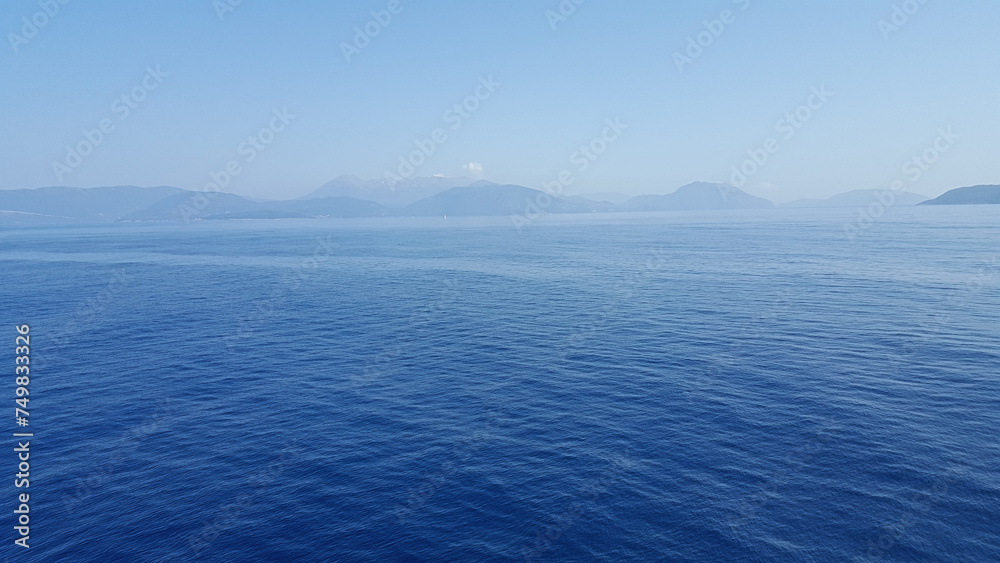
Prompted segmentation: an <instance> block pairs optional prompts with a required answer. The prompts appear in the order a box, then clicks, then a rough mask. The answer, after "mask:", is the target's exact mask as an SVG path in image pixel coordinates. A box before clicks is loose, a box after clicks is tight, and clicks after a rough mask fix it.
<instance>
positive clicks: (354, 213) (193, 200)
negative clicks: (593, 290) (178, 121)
mask: <svg viewBox="0 0 1000 563" xmlns="http://www.w3.org/2000/svg"><path fill="white" fill-rule="evenodd" d="M875 194H876V190H854V191H851V192H847V193H844V194H839V195H836V196H833V197H831V198H829V199H826V200H799V201H796V202H791V203H787V204H782V205H781V206H780V207H830V206H846V207H854V206H867V205H869V204H870V203H871V202H872V201H873V198H874V196H875ZM895 198H896V200H895V202H896V204H897V205H914V204H917V203H922V204H924V205H956V204H978V203H1000V186H973V187H969V188H958V189H955V190H952V191H950V192H948V193H946V194H944V195H942V196H941V197H938V198H936V199H933V200H928V201H924V200H925V199H926V198H924V197H923V196H919V195H916V194H909V193H900V194H895ZM771 207H774V205H773V204H772V203H771V202H770V201H768V200H766V199H762V198H759V197H756V196H753V195H750V194H748V193H746V192H744V191H742V190H740V189H737V188H734V187H732V186H730V185H728V184H712V183H707V182H695V183H693V184H688V185H686V186H682V187H681V188H679V189H677V190H676V191H675V192H673V193H670V194H666V195H640V196H636V197H631V198H628V197H627V196H621V195H619V194H610V193H605V194H589V197H583V196H566V197H550V196H549V194H546V193H544V192H542V191H539V190H535V189H532V188H526V187H524V186H516V185H499V184H495V183H492V182H487V181H485V180H479V181H476V180H473V179H471V178H442V177H432V178H413V179H409V180H404V181H402V182H395V183H393V182H390V181H388V180H362V179H360V178H358V177H356V176H341V177H339V178H337V179H335V180H333V181H331V182H329V183H327V184H325V185H323V186H322V187H320V188H319V189H317V190H316V191H315V192H313V193H311V194H309V195H307V196H305V197H302V198H299V199H294V200H287V201H255V200H250V199H247V198H244V197H240V196H238V195H235V194H230V193H215V194H210V193H202V192H195V191H190V190H183V189H181V188H174V187H169V186H159V187H153V188H140V187H137V186H113V187H104V188H87V189H84V188H71V187H48V188H37V189H24V190H0V224H7V225H36V224H72V223H108V222H114V221H128V222H131V221H190V220H219V219H281V218H313V217H343V218H347V217H444V216H448V215H450V216H455V217H460V216H502V215H521V214H534V213H537V212H545V213H600V212H649V211H702V210H707V211H711V210H732V209H768V208H771Z"/></svg>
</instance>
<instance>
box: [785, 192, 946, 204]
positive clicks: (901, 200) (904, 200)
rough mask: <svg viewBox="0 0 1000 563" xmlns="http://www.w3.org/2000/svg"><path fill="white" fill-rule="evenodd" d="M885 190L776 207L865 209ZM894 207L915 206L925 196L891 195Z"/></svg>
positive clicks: (804, 200)
mask: <svg viewBox="0 0 1000 563" xmlns="http://www.w3.org/2000/svg"><path fill="white" fill-rule="evenodd" d="M884 191H885V190H851V191H849V192H844V193H842V194H837V195H835V196H833V197H829V198H827V199H799V200H795V201H790V202H788V203H781V204H778V207H799V208H801V207H867V206H869V205H871V203H872V202H873V201H878V200H877V199H875V198H876V195H877V194H880V193H881V192H884ZM893 197H894V198H895V199H894V200H893V204H894V205H917V204H919V203H921V202H924V201H926V200H927V196H922V195H920V194H914V193H909V192H899V193H893Z"/></svg>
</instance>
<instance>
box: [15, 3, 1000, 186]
mask: <svg viewBox="0 0 1000 563" xmlns="http://www.w3.org/2000/svg"><path fill="white" fill-rule="evenodd" d="M53 1H54V0H53ZM221 1H222V2H225V1H226V0H221ZM233 1H234V2H235V1H236V0H233ZM569 2H570V0H567V2H566V3H567V4H569ZM910 2H911V3H912V5H911V6H908V7H909V8H912V7H913V6H919V9H918V10H917V11H916V12H915V13H913V14H912V15H909V16H907V17H908V21H906V22H905V23H904V24H903V25H902V26H900V27H899V28H898V30H894V31H888V32H885V31H884V30H880V27H879V20H885V21H887V22H891V20H890V18H891V16H892V14H893V6H894V5H902V4H904V2H900V1H899V0H841V1H838V2H802V1H800V0H771V1H768V2H765V1H763V0H749V1H747V0H738V1H734V0H713V1H702V2H664V1H646V0H633V1H625V2H609V1H606V0H605V1H600V0H586V1H585V2H583V3H582V4H581V5H579V6H577V7H576V11H575V13H573V14H571V15H569V16H568V17H567V18H566V20H565V21H561V22H557V25H556V26H555V29H553V27H552V25H551V24H550V22H549V18H547V16H546V11H547V10H553V11H558V10H559V5H560V2H559V0H547V1H543V0H537V1H527V0H504V1H500V0H495V1H492V2H486V1H475V0H461V1H459V0H441V1H435V2H429V1H426V0H425V1H414V0H401V4H400V5H401V6H402V10H401V11H399V13H397V14H395V15H393V16H392V20H391V22H389V23H388V25H386V26H385V27H384V28H383V29H382V30H381V31H380V32H379V33H378V35H377V36H376V37H374V38H372V39H371V41H370V43H369V44H368V45H367V46H365V47H364V48H363V49H361V50H360V51H361V52H360V53H355V54H354V55H353V56H352V58H351V61H350V62H348V61H347V60H346V59H345V56H344V54H343V52H342V46H341V44H342V43H345V42H346V43H352V42H353V41H354V36H355V31H354V28H355V27H356V26H357V27H364V26H365V24H366V23H367V22H369V20H371V19H372V16H371V15H370V12H371V11H372V10H376V11H377V10H383V9H385V8H386V7H387V5H388V4H389V2H388V0H373V1H358V2H319V1H314V2H306V1H300V2H295V1H289V2H264V1H263V0H244V1H243V2H242V4H240V5H239V6H237V7H236V8H235V9H234V10H233V11H232V12H230V13H226V14H225V17H224V18H223V19H220V17H219V16H218V15H217V10H216V8H215V7H213V2H212V0H187V1H169V2H168V1H159V2H151V1H150V2H126V1H119V2H109V1H87V2H84V1H82V0H73V1H70V2H69V3H68V4H66V5H59V11H58V13H57V14H55V15H54V16H52V17H50V18H49V19H48V21H45V22H44V23H45V25H44V26H41V27H39V28H38V29H37V33H35V34H34V35H33V37H31V38H29V39H26V41H24V42H21V41H15V42H16V43H17V52H15V49H14V47H13V46H12V45H11V41H12V38H11V35H10V34H12V33H13V34H18V35H20V34H21V33H22V31H24V30H23V29H22V28H23V27H24V22H23V20H22V18H28V19H29V20H30V19H32V17H35V15H36V12H39V11H41V10H42V8H40V6H39V1H38V0H16V1H15V0H5V1H4V2H3V3H2V4H0V28H2V30H3V32H4V34H5V36H6V40H5V42H4V45H3V46H2V47H0V68H2V73H3V80H2V81H0V122H2V123H3V135H2V136H0V188H25V187H27V188H30V187H39V186H48V185H71V186H82V187H92V186H101V185H122V184H135V185H143V186H151V185H174V186H180V187H184V188H191V189H197V188H198V187H200V186H202V185H203V184H205V183H206V182H208V181H209V180H210V177H209V174H210V173H212V172H215V171H219V170H222V169H224V168H225V166H226V163H227V162H229V161H231V160H234V159H237V160H239V162H241V165H242V166H241V169H240V173H239V175H238V176H236V177H235V178H234V179H233V180H232V182H231V184H230V185H229V186H228V187H227V191H233V192H235V193H239V194H241V195H247V196H255V197H272V198H286V197H296V196H299V195H302V194H304V193H306V192H309V191H311V190H313V189H315V188H317V187H318V186H319V185H321V184H323V183H324V182H326V181H328V180H330V179H332V178H334V177H336V176H338V175H341V174H355V175H358V176H361V177H365V178H372V177H381V176H383V174H384V173H385V172H386V171H389V170H396V169H397V167H398V159H399V157H400V156H401V155H406V154H408V153H410V152H411V151H413V150H415V146H414V140H415V139H418V138H420V139H423V138H427V137H429V136H430V135H431V132H432V131H433V130H434V129H436V128H442V129H444V130H445V132H446V134H447V139H446V140H444V142H442V143H440V144H438V145H437V146H436V147H435V150H434V153H433V154H432V155H431V156H430V157H429V158H428V159H427V161H426V163H424V164H423V165H422V166H420V167H418V168H417V171H416V173H417V175H421V176H430V175H433V174H444V175H447V176H460V175H465V174H466V172H465V170H464V169H463V166H464V165H468V164H469V163H478V164H480V165H481V166H482V169H483V176H485V178H487V179H490V180H493V181H496V182H503V183H517V184H522V185H526V186H529V187H539V186H540V183H541V182H544V181H550V180H554V179H555V178H556V177H558V175H559V173H560V171H562V170H564V169H569V170H571V171H573V172H574V178H575V181H574V183H573V185H572V186H571V187H570V188H569V191H570V192H576V193H581V192H595V191H620V192H623V193H633V194H637V193H667V192H670V191H673V190H674V189H676V188H677V187H678V186H680V185H683V184H686V183H688V182H692V181H697V180H705V181H719V182H724V181H729V180H730V178H731V175H732V167H733V166H734V165H739V164H740V163H742V162H743V161H744V160H746V159H747V158H748V156H747V151H748V150H751V149H757V148H760V147H762V146H763V145H764V143H765V141H766V140H767V139H769V138H775V139H776V141H777V144H778V148H777V151H776V152H774V153H773V154H769V155H768V161H767V163H766V164H765V165H764V166H763V167H761V168H760V169H759V170H758V171H757V172H756V173H755V174H753V175H752V176H751V177H749V178H748V179H747V182H746V184H745V185H744V186H743V187H744V189H746V190H747V191H749V192H751V193H754V194H756V195H760V196H763V197H768V198H770V199H772V200H774V201H787V200H791V199H796V198H799V197H825V196H829V195H832V194H834V193H838V192H842V191H846V190H849V189H855V188H882V187H888V185H889V184H890V183H891V182H892V181H893V180H895V179H897V178H905V176H904V175H903V174H902V173H901V167H902V166H903V164H904V163H905V162H906V161H907V159H908V158H910V157H912V156H913V155H916V154H920V153H922V152H923V151H924V149H925V148H927V147H929V146H932V145H933V143H934V142H935V137H936V135H937V133H936V131H937V130H938V129H940V128H947V127H951V128H952V130H953V131H954V133H955V134H957V135H959V138H958V140H957V141H955V143H954V145H953V146H952V147H951V148H950V150H949V151H948V152H947V153H945V154H942V155H941V156H940V159H939V160H938V161H937V162H935V163H934V164H933V165H932V166H930V167H929V168H928V170H927V171H926V173H924V174H923V175H922V176H921V178H920V179H919V180H918V181H915V182H913V183H912V185H911V186H910V189H911V190H912V191H915V192H918V193H923V194H925V195H930V196H934V195H937V194H939V193H941V192H943V191H945V190H947V189H950V188H953V187H957V186H961V185H970V184H977V183H1000V167H998V163H1000V151H998V149H1000V105H998V102H1000V72H998V71H1000V34H998V33H997V30H998V24H1000V3H997V2H995V1H992V0H950V1H948V2H945V1H944V0H927V1H926V2H925V3H923V4H920V3H919V2H918V1H917V0H910ZM747 4H748V5H747ZM744 7H745V8H746V9H745V10H743V9H742V8H744ZM724 9H730V10H732V12H733V16H732V17H731V18H730V20H731V23H729V24H725V25H724V27H723V30H722V32H721V34H720V35H719V36H718V37H713V38H712V41H711V44H710V45H709V46H708V47H705V48H703V51H702V53H701V54H700V55H699V56H698V57H697V58H694V59H692V61H693V62H692V63H691V64H686V65H685V66H684V69H683V72H679V71H678V66H677V63H676V61H675V58H674V53H675V52H680V53H683V52H684V50H685V49H686V48H687V45H688V37H694V36H697V34H698V33H699V32H701V31H704V30H705V27H704V26H703V21H705V20H712V19H717V18H719V16H720V13H721V12H722V10H724ZM50 10H52V8H51V6H50ZM44 19H45V18H42V17H41V16H38V17H36V20H37V21H44ZM733 20H734V21H733ZM899 21H901V19H900V17H899V16H898V15H897V22H899ZM370 28H371V26H370ZM30 31H31V30H30V29H28V32H29V34H30ZM886 33H887V34H888V35H887V36H888V39H887V38H886V35H885V34H886ZM703 39H707V37H706V36H703ZM147 66H149V67H152V68H154V69H155V68H156V67H157V66H159V68H160V69H161V71H162V72H164V73H167V76H166V77H162V82H160V83H156V81H155V80H152V79H147V84H148V85H154V84H155V86H156V88H155V89H154V90H151V91H148V92H142V91H141V88H140V92H139V94H140V96H142V95H145V96H146V97H145V99H144V100H142V101H141V102H137V103H135V105H136V107H135V108H134V109H130V111H129V115H128V116H127V117H125V116H123V111H122V107H121V105H119V107H118V109H117V110H113V109H112V106H113V103H114V102H115V100H116V99H117V98H120V96H121V95H122V94H125V93H127V92H130V91H132V90H133V88H135V87H137V86H140V85H141V84H142V81H143V79H144V77H145V75H146V72H147V71H146V67H147ZM490 75H492V77H493V79H494V80H495V81H496V82H499V84H500V86H499V87H497V88H496V90H495V92H493V93H492V94H490V96H489V97H488V99H485V100H483V101H481V102H479V107H478V108H477V109H476V111H475V112H474V113H471V114H468V118H463V119H462V123H461V126H460V127H459V128H458V129H452V125H454V121H452V122H450V123H449V122H448V121H446V118H445V115H444V113H445V111H446V110H448V108H450V107H452V106H453V105H454V104H455V103H459V102H461V101H462V100H463V99H465V98H466V97H467V96H469V95H472V94H474V93H475V91H476V87H477V85H478V83H479V78H480V77H489V76H490ZM814 86H815V87H819V86H825V87H826V89H827V90H829V91H831V92H833V94H834V95H833V97H831V98H830V99H829V100H828V101H827V102H826V103H825V104H823V105H822V107H820V108H819V109H817V110H816V111H815V112H813V115H812V116H811V118H810V119H809V121H808V122H806V123H803V124H802V126H801V128H800V129H797V130H796V132H795V134H794V136H793V137H792V138H791V139H785V138H784V136H783V134H782V133H780V132H778V131H777V130H776V126H777V124H778V121H779V120H780V119H782V117H783V116H784V115H785V114H788V113H790V112H794V111H795V110H796V109H797V108H798V107H799V106H800V105H802V104H804V103H807V101H808V100H809V96H810V88H811V87H814ZM485 92H486V90H483V89H481V90H480V93H485ZM813 102H814V105H818V104H816V100H815V99H814V100H813ZM285 107H287V108H288V111H289V112H290V113H292V114H294V116H295V118H294V119H292V120H291V122H290V123H288V124H287V126H284V128H283V130H281V131H279V132H277V133H275V134H274V138H273V140H271V142H270V144H267V145H266V146H265V148H264V150H263V151H259V152H258V154H257V155H256V158H255V159H254V160H253V161H252V162H246V161H245V158H246V154H241V153H238V148H239V146H240V143H241V142H243V141H244V140H245V139H246V138H247V137H248V136H249V135H252V134H256V133H258V132H259V131H260V129H261V128H263V127H267V126H268V125H269V124H271V123H272V119H271V118H272V110H274V109H279V110H280V109H282V108H285ZM122 117H125V118H124V119H122ZM609 118H612V119H613V118H620V119H621V121H622V122H624V123H625V124H627V125H628V129H627V130H625V131H624V132H623V133H622V134H621V136H620V137H618V138H617V140H615V141H614V142H612V143H610V145H609V146H608V147H607V149H606V151H605V152H604V153H603V154H601V155H600V156H598V157H597V158H596V160H594V161H593V162H592V163H591V164H590V166H589V167H588V168H587V170H585V171H582V172H580V171H579V169H578V164H574V163H572V162H571V160H570V159H571V155H573V153H574V151H575V150H576V149H577V147H578V146H580V145H581V144H584V143H590V141H591V140H592V139H594V138H595V137H598V136H599V135H601V133H602V131H603V130H604V128H605V127H606V126H605V120H606V119H609ZM103 119H109V120H110V122H111V124H112V125H113V127H114V129H113V130H111V132H110V133H108V134H106V135H105V136H104V138H103V139H102V140H101V143H100V144H99V145H98V146H96V148H94V150H93V152H92V153H91V154H89V155H88V156H86V157H84V158H82V159H81V160H82V161H81V162H80V163H79V164H78V165H76V166H75V167H73V168H71V170H70V171H69V172H68V173H64V174H63V175H62V181H58V176H57V174H56V172H55V171H54V170H53V164H52V163H53V162H61V163H65V162H66V159H67V156H66V148H65V147H66V146H67V145H73V146H75V145H77V144H78V143H79V142H81V141H83V140H84V139H85V137H84V135H83V130H84V129H87V130H91V129H95V128H98V127H99V124H100V122H101V120H103ZM273 123H275V124H277V125H279V126H281V125H283V123H281V122H273ZM262 146H263V145H262Z"/></svg>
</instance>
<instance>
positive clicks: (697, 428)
mask: <svg viewBox="0 0 1000 563" xmlns="http://www.w3.org/2000/svg"><path fill="white" fill-rule="evenodd" d="M998 211H1000V209H998V208H996V207H995V206H977V207H956V208H940V207H936V208H935V207H915V208H895V209H892V210H891V212H890V213H887V214H886V215H885V216H884V217H882V218H880V219H879V220H878V221H877V222H875V223H874V224H873V225H871V226H870V227H868V228H866V229H865V230H864V231H862V232H861V233H860V234H859V235H858V236H857V238H856V239H855V240H854V241H850V240H848V238H847V237H846V236H845V234H844V228H843V225H844V223H845V222H848V221H853V220H854V219H855V218H856V212H855V210H850V209H848V210H816V211H804V210H794V211H791V210H772V211H755V212H734V213H722V214H652V215H624V216H623V215H595V216H564V217H547V218H545V219H544V220H542V221H540V222H538V223H537V224H534V225H530V226H528V227H526V228H524V229H523V230H521V231H518V230H516V229H514V228H513V227H512V226H511V224H510V222H509V220H508V219H496V220H485V219H464V220H454V219H448V220H447V221H445V220H443V219H428V220H403V219H395V220H389V221H375V220H358V221H338V220H289V221H234V222H200V223H194V224H189V225H167V224H164V225H113V226H93V227H59V228H21V229H13V230H11V229H8V230H6V231H4V232H3V233H2V234H0V270H2V280H3V281H2V285H0V298H2V302H3V304H4V307H3V312H2V315H0V316H2V324H3V325H4V326H6V327H7V336H8V338H7V340H6V341H7V342H8V345H7V347H6V348H7V349H5V350H4V351H3V354H2V356H0V357H2V358H4V360H3V361H4V362H5V363H7V364H8V366H13V364H14V359H13V358H14V336H15V335H16V333H15V331H14V328H13V327H14V325H19V324H22V323H29V324H30V326H31V333H30V334H31V355H32V368H33V371H32V380H31V384H30V386H31V403H30V405H31V408H30V409H29V411H30V413H31V414H30V419H31V422H30V424H31V426H30V430H32V431H33V432H34V433H35V437H34V438H33V439H32V442H31V487H30V493H31V499H32V503H31V533H30V538H31V542H30V543H31V548H30V549H28V550H24V549H23V548H19V547H15V546H13V540H14V539H15V537H16V536H15V532H13V530H12V526H13V525H14V524H13V522H14V514H13V513H12V510H13V508H14V506H15V504H14V500H15V495H16V493H18V492H23V489H22V490H19V489H15V488H14V486H13V473H14V469H15V467H16V460H15V459H14V454H13V453H12V452H11V447H5V448H3V449H4V450H6V451H7V452H8V453H7V454H4V455H3V456H0V465H2V466H3V467H5V468H6V469H5V470H4V472H5V474H7V476H8V478H7V482H6V484H5V485H4V489H3V490H4V491H6V492H5V494H6V495H7V499H6V500H5V501H4V502H3V503H2V506H6V507H8V509H7V511H6V515H5V516H3V521H4V522H6V523H7V525H6V526H4V529H5V530H7V531H6V532H5V535H6V537H7V539H6V540H4V543H5V545H4V547H3V554H4V556H5V557H7V558H8V559H9V560H11V561H14V560H16V561H227V562H228V561H614V562H618V561H754V562H756V561H907V562H909V561H974V562H986V561H1000V430H998V428H1000V381H998V375H1000V351H998V346H997V345H998V340H1000V324H998V322H997V320H998V310H1000V308H998V305H1000V258H998V257H1000V214H998V213H997V212H998ZM8 371H9V372H10V373H12V372H13V368H12V367H11V368H10V369H9V370H8ZM4 381H5V382H6V383H5V386H6V387H5V388H0V396H2V397H7V399H6V400H8V401H9V402H10V403H11V404H9V405H8V406H9V407H10V408H9V410H8V414H9V415H10V418H9V419H8V421H6V422H5V424H7V426H8V427H9V428H10V429H11V431H18V430H19V429H18V428H17V427H16V426H14V424H13V423H14V420H13V418H14V417H13V407H14V405H13V399H14V396H13V391H14V382H13V378H12V377H9V378H7V379H5V380H4ZM6 443H7V444H8V445H9V446H13V445H14V439H13V438H7V442H6ZM5 458H6V459H5Z"/></svg>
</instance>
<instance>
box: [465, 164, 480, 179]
mask: <svg viewBox="0 0 1000 563" xmlns="http://www.w3.org/2000/svg"><path fill="white" fill-rule="evenodd" d="M462 170H465V172H466V173H467V174H468V175H469V176H472V177H473V178H482V177H483V163H482V162H470V163H468V164H466V165H465V166H463V167H462Z"/></svg>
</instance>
